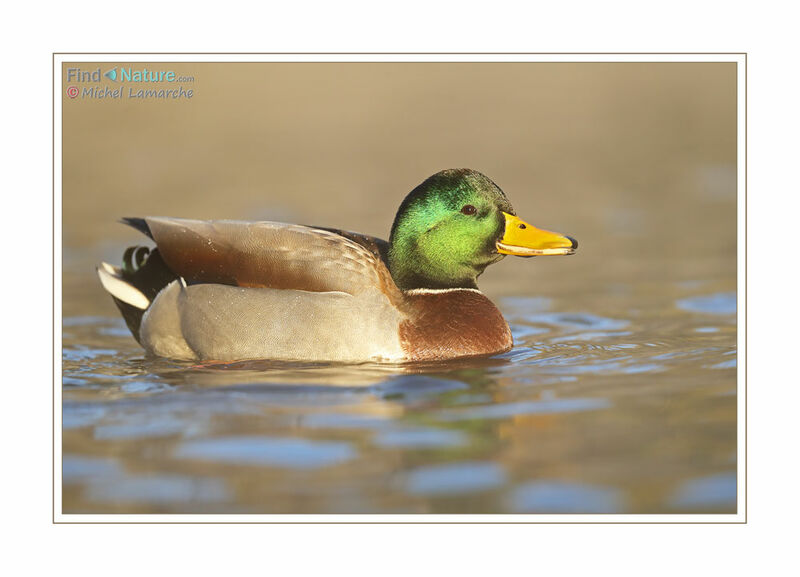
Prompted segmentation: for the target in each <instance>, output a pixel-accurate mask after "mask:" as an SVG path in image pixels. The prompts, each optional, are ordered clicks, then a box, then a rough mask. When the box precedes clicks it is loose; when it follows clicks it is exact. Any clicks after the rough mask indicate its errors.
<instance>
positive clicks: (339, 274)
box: [98, 169, 575, 363]
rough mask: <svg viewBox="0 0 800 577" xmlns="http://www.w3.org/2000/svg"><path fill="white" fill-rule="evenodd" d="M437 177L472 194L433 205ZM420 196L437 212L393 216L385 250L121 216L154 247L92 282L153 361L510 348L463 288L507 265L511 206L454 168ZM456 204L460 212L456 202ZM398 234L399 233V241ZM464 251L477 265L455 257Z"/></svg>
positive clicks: (279, 230)
mask: <svg viewBox="0 0 800 577" xmlns="http://www.w3.org/2000/svg"><path fill="white" fill-rule="evenodd" d="M441 175H444V178H443V179H441V178H440V179H439V180H437V181H436V182H437V183H438V184H440V185H441V184H442V182H443V183H444V184H447V185H450V186H449V188H448V190H451V189H452V186H453V184H462V185H463V184H464V181H465V178H466V179H467V181H469V180H473V184H472V186H471V188H473V189H475V188H477V189H478V190H477V194H476V192H475V191H474V190H470V191H468V192H467V193H466V194H465V195H462V198H456V199H455V202H452V200H451V201H448V200H447V199H444V200H443V199H442V198H441V194H439V193H436V191H434V192H433V193H431V191H430V190H428V189H429V187H426V186H425V185H426V183H429V181H431V179H436V177H437V176H441ZM475 182H477V185H476V184H474V183H475ZM489 183H490V184H489ZM429 184H430V183H429ZM467 184H469V182H468V183H467ZM478 185H481V186H483V187H487V188H489V192H490V193H491V194H489V195H488V198H489V201H487V202H485V203H484V204H486V205H487V206H490V205H491V206H494V204H500V205H502V206H499V207H497V211H496V212H499V213H500V215H501V216H499V217H498V215H497V214H493V213H491V211H490V210H489V209H486V207H483V208H484V209H486V214H485V215H484V219H485V220H488V221H490V222H489V223H488V224H486V223H480V225H481V226H485V227H488V228H490V229H491V234H490V235H489V236H490V238H488V239H482V238H477V239H476V238H475V237H476V236H477V237H480V236H481V235H480V234H476V233H475V231H474V230H471V229H470V228H469V227H473V226H474V224H475V221H477V218H478V217H477V216H476V215H478V212H479V208H480V207H478V208H476V207H475V205H478V204H479V202H478V201H479V200H480V201H482V199H484V196H486V193H485V191H483V190H481V187H480V186H478ZM490 185H491V186H490ZM420 187H423V189H422V190H420ZM420 187H417V189H415V190H414V191H412V193H411V194H410V195H409V197H408V198H407V199H406V201H404V204H406V203H408V202H409V198H411V197H412V196H414V195H416V196H417V198H421V199H422V200H428V201H431V200H433V201H436V202H437V203H438V206H437V207H435V208H434V209H426V210H423V209H422V208H420V207H421V206H422V207H424V206H425V205H424V203H423V204H422V205H421V204H419V203H416V204H414V203H413V202H412V203H411V206H412V209H411V211H412V212H413V210H414V209H416V210H417V211H422V212H423V213H424V214H423V215H422V216H424V217H425V218H427V221H426V222H423V223H422V224H419V222H411V223H408V222H405V223H404V222H403V220H402V218H401V217H403V216H404V214H403V206H401V211H399V212H398V216H397V217H396V219H395V224H394V226H393V227H392V237H391V238H390V241H389V242H386V241H383V240H381V239H378V238H374V237H369V236H366V235H361V234H358V233H351V232H346V231H340V230H336V229H327V228H318V227H308V226H301V225H295V224H284V223H275V222H244V221H230V220H221V221H200V220H188V219H178V218H166V217H147V218H133V219H124V222H126V223H127V224H130V225H132V226H134V227H135V228H137V229H138V230H140V231H141V232H143V233H145V234H147V235H148V236H149V237H150V238H151V239H152V240H153V241H154V242H155V245H156V247H155V248H154V249H152V250H148V249H129V250H128V252H127V253H126V258H125V265H124V266H123V267H121V268H120V267H115V266H112V265H108V264H106V263H103V264H102V265H101V266H100V267H98V274H99V276H100V280H101V282H102V284H103V286H104V287H105V288H106V290H108V292H110V293H111V295H112V296H113V297H114V300H115V302H116V304H117V306H118V307H119V309H120V311H121V312H122V314H123V317H124V318H125V320H126V322H127V324H128V327H129V328H130V329H131V332H132V333H133V335H134V337H135V338H136V339H137V340H138V341H139V343H140V344H141V345H142V346H143V348H144V349H145V350H146V351H147V352H148V353H151V354H153V355H156V356H160V357H168V358H174V359H187V360H204V361H205V360H215V361H233V360H243V359H274V360H302V361H334V362H351V363H352V362H370V361H371V362H392V363H399V362H409V361H432V360H444V359H452V358H457V357H465V356H478V355H492V354H497V353H501V352H504V351H507V350H509V349H510V348H511V346H512V344H513V342H512V338H511V332H510V330H509V327H508V324H507V323H506V321H505V319H504V318H503V316H502V314H501V313H500V311H499V310H498V309H497V307H496V306H495V305H494V304H493V303H492V302H491V301H490V300H489V299H488V298H487V297H486V296H485V295H484V294H483V293H481V292H480V291H479V290H478V289H477V286H476V284H475V279H476V278H477V275H479V274H480V273H481V272H482V271H483V268H485V267H486V266H488V264H491V262H495V261H496V260H499V259H500V258H502V257H503V255H504V254H512V253H507V252H501V250H503V249H502V248H500V249H498V247H507V246H509V245H507V244H504V243H500V241H501V240H509V239H511V240H514V238H513V235H509V234H507V231H506V230H505V228H506V227H507V226H508V223H509V222H512V223H515V221H513V220H512V221H509V218H512V219H513V218H516V217H513V216H512V215H511V214H510V212H507V211H510V210H513V209H510V205H508V206H506V204H507V201H505V195H503V194H502V192H499V195H502V196H499V195H498V193H497V192H495V190H494V189H492V188H491V187H494V188H495V189H496V185H494V183H491V181H489V180H488V179H487V178H486V177H484V176H483V175H480V174H479V173H475V172H474V171H469V170H466V169H462V170H458V171H443V173H437V175H434V176H433V177H431V178H430V179H428V180H427V181H425V182H424V183H423V184H422V185H420ZM497 191H499V189H497ZM431 195H433V196H434V197H439V198H430V196H431ZM498 196H499V199H498V198H496V197H498ZM464 198H466V199H468V201H469V202H471V203H472V204H467V205H464V202H465V201H464ZM476 199H478V200H476ZM504 201H505V202H504ZM451 205H452V206H451ZM465 206H466V207H467V208H464V207H465ZM442 207H445V208H442ZM431 210H433V211H434V212H437V211H438V212H441V213H442V214H444V215H445V217H446V218H444V220H443V219H442V218H439V217H438V216H437V214H434V215H433V216H431V215H430V212H431ZM451 213H452V214H451ZM502 215H505V216H502ZM472 217H476V218H475V219H472ZM413 220H415V221H419V220H420V217H419V216H417V217H414V218H413ZM492 220H494V221H497V223H499V224H497V223H494V222H491V221H492ZM520 222H522V221H520ZM453 223H455V224H453ZM403 225H405V226H406V227H407V228H409V230H411V232H410V233H408V234H406V235H405V236H404V235H403V231H402V230H401V229H402V227H403ZM448 226H450V227H453V226H455V228H454V229H453V231H452V234H450V233H448V231H447V230H442V229H447V227H448ZM465 227H466V228H465ZM498 229H499V230H498ZM431 230H433V231H434V232H433V233H432V232H428V231H431ZM533 230H536V231H537V232H542V233H545V234H547V235H553V234H555V233H547V231H538V229H533ZM420 231H421V232H420ZM434 234H437V235H439V236H438V238H434V239H433V240H435V242H432V241H431V242H429V244H430V245H431V246H433V249H429V248H426V247H425V246H424V245H425V242H423V240H425V241H430V238H433V235H434ZM426 235H431V237H430V238H428V239H421V238H420V237H425V236H426ZM557 236H558V238H559V239H560V240H558V241H557V242H555V241H553V239H550V237H547V238H548V239H549V240H548V242H550V244H554V243H555V244H561V245H563V246H564V247H567V246H568V247H570V248H569V249H566V248H565V249H564V252H562V254H569V251H573V250H574V246H575V242H574V241H573V240H572V239H569V237H563V236H560V235H557ZM410 237H416V240H419V241H420V242H415V239H414V238H410ZM495 237H496V238H495ZM563 239H568V240H563ZM517 241H518V239H517ZM465 243H466V244H470V243H472V245H473V246H474V247H477V248H472V249H470V251H478V252H479V253H480V254H471V252H468V254H467V257H466V258H465V257H463V256H461V255H459V254H458V251H459V249H460V247H462V245H463V244H465ZM443 244H444V246H442V245H443ZM528 244H530V243H528ZM539 244H541V241H539ZM420 247H422V248H420ZM551 248H552V247H551ZM520 250H522V249H520ZM528 250H531V249H528ZM520 256H531V255H528V254H522V255H520ZM134 258H135V260H136V264H134V262H133V260H134ZM448 259H449V260H448ZM439 261H448V263H449V264H447V265H446V267H447V268H446V270H444V271H442V270H437V262H439Z"/></svg>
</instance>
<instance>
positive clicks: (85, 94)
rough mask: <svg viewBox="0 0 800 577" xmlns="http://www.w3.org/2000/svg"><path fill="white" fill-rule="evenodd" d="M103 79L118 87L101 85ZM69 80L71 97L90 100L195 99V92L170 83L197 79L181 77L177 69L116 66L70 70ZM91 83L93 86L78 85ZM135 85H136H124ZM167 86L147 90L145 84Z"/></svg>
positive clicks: (68, 73)
mask: <svg viewBox="0 0 800 577" xmlns="http://www.w3.org/2000/svg"><path fill="white" fill-rule="evenodd" d="M103 78H106V79H108V80H110V81H111V82H112V83H114V84H117V85H118V86H116V87H114V86H113V85H112V86H109V85H108V84H100V83H101V82H102V81H103ZM66 81H67V83H68V84H69V86H67V89H66V94H67V96H68V97H69V98H72V99H75V98H78V97H80V98H82V99H85V98H90V99H117V100H121V99H123V98H127V99H164V100H165V99H188V98H192V96H194V90H193V89H191V88H189V89H186V88H184V87H183V86H177V87H173V86H169V85H170V84H185V83H192V82H194V77H193V76H180V75H178V74H177V73H176V72H175V71H174V70H153V69H152V68H145V67H143V68H136V67H133V66H128V67H124V66H119V67H117V66H115V67H114V68H111V69H109V70H106V71H105V72H103V70H102V68H97V69H96V70H81V69H80V68H67V77H66ZM76 83H79V84H91V86H82V87H78V86H76ZM122 84H132V85H133V86H121V85H122ZM148 84H167V85H168V86H167V87H152V88H149V87H148V88H145V87H142V86H141V85H148Z"/></svg>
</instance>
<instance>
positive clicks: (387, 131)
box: [61, 63, 742, 513]
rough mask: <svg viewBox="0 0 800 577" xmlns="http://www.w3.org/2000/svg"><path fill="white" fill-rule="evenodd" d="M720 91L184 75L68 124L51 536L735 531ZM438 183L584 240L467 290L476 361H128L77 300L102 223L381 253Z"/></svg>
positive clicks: (246, 73) (731, 195)
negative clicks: (619, 525) (116, 528)
mask: <svg viewBox="0 0 800 577" xmlns="http://www.w3.org/2000/svg"><path fill="white" fill-rule="evenodd" d="M734 66H735V65H733V64H730V65H725V64H722V65H718V64H700V63H697V64H663V65H659V64H646V63H642V64H566V65H564V64H499V65H472V64H458V65H442V64H425V65H415V64H398V65H391V66H387V65H380V64H349V65H336V64H333V65H325V64H302V65H293V64H277V65H255V64H253V65H216V64H185V65H184V64H179V63H176V64H174V68H175V70H176V72H177V73H178V74H182V75H187V76H192V77H194V78H195V83H194V88H195V89H196V96H195V97H193V98H192V100H191V102H165V103H149V104H147V105H138V104H135V103H130V102H129V103H124V102H116V101H110V100H109V101H102V102H101V101H94V100H82V99H75V100H74V101H67V102H66V103H65V105H64V114H63V130H64V135H63V136H64V138H63V147H64V155H63V215H62V216H63V221H62V224H63V238H62V239H61V240H62V242H63V251H62V257H63V258H62V266H63V275H62V281H63V291H62V305H63V315H64V316H63V325H62V334H63V354H62V362H63V382H62V383H61V387H62V396H63V407H62V419H63V445H62V453H63V469H62V479H63V492H62V502H63V511H64V512H65V513H222V512H224V513H733V512H736V511H737V503H736V489H737V487H736V471H737V466H739V467H740V466H741V465H742V464H741V463H737V457H736V455H737V438H736V433H737V422H736V415H737V403H738V402H740V401H741V400H742V399H739V398H738V397H737V382H736V366H737V353H738V351H737V349H736V342H737V332H736V317H737V309H736V290H737V286H736V275H737V268H736V251H737V237H736V218H737V213H736V187H737V182H736V145H737V143H736V114H735V112H736V92H735V87H736V75H735V67H734ZM85 68H86V69H89V68H91V67H90V66H89V65H87V66H86V67H85ZM451 167H471V168H474V169H476V170H480V171H481V172H484V173H486V174H487V175H488V176H489V177H491V178H492V179H494V180H495V181H496V182H497V184H498V185H499V186H500V187H501V188H502V189H503V190H504V191H505V192H506V194H507V195H508V198H509V199H510V200H511V202H512V203H513V204H514V207H515V208H516V210H517V212H518V214H519V215H520V217H521V218H523V219H525V220H527V221H528V222H531V223H532V224H534V225H536V226H541V227H543V228H546V229H550V230H558V231H560V232H563V233H565V234H569V235H570V236H573V237H575V238H577V239H578V241H579V242H580V248H579V249H578V252H577V254H576V255H575V256H570V257H552V258H549V257H544V258H534V259H518V258H513V257H509V258H506V259H505V260H504V261H503V262H501V263H499V264H496V265H492V266H491V267H489V269H488V270H487V272H486V273H485V274H484V275H483V276H482V277H481V278H480V279H479V285H480V287H481V289H482V290H484V291H485V293H486V294H487V295H488V296H489V297H490V298H491V299H492V300H493V301H494V302H495V303H497V304H498V306H499V307H500V309H501V311H502V313H503V314H504V316H505V317H506V319H507V320H508V321H509V323H510V325H511V328H512V332H513V335H514V340H515V345H514V348H513V350H511V351H509V352H508V353H506V354H503V355H499V356H497V357H494V358H491V359H481V360H466V361H459V362H450V363H440V364H435V363H434V364H428V365H419V366H378V365H357V366H346V365H326V364H319V363H303V364H292V363H272V362H268V361H262V362H242V363H233V364H229V365H211V366H198V365H195V364H192V363H178V362H173V361H169V360H163V359H152V358H146V357H145V355H144V353H143V351H142V350H141V349H140V348H139V346H138V345H137V344H136V342H135V341H134V340H133V338H132V337H131V336H130V335H129V334H128V331H127V329H126V328H125V326H124V323H123V322H122V320H121V319H120V318H119V315H118V313H117V311H116V309H115V307H114V305H113V304H112V302H111V299H110V298H109V297H108V295H106V294H105V293H104V292H103V291H102V289H101V288H100V286H99V283H98V281H97V278H96V276H95V274H94V267H95V266H96V265H97V263H98V262H99V261H101V260H105V261H108V262H112V263H119V262H120V259H121V255H122V253H123V251H124V249H125V247H126V246H128V245H130V244H134V243H142V242H145V239H144V238H143V237H142V236H141V235H139V234H138V233H136V232H135V231H133V230H131V229H129V228H127V227H124V226H121V225H119V224H117V222H116V221H117V219H119V218H120V217H122V216H137V215H138V216H144V215H170V216H182V217H189V218H204V219H209V218H237V219H250V220H258V219H272V220H280V221H285V222H299V223H312V224H320V225H327V226H335V227H340V228H344V229H348V230H355V231H360V232H364V233H367V234H373V235H377V236H381V237H384V238H385V237H386V236H387V235H388V231H389V229H390V226H391V223H392V219H393V217H394V214H395V211H396V210H397V207H398V205H399V204H400V201H401V200H402V198H403V197H404V196H405V194H407V192H408V191H409V190H411V189H412V188H413V187H414V186H416V185H417V184H419V182H421V181H422V180H423V179H424V178H426V177H427V176H429V175H430V174H432V173H434V172H436V171H438V170H441V169H443V168H451ZM738 312H739V313H741V312H742V311H738Z"/></svg>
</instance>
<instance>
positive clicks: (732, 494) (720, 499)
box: [671, 473, 736, 509]
mask: <svg viewBox="0 0 800 577" xmlns="http://www.w3.org/2000/svg"><path fill="white" fill-rule="evenodd" d="M671 504H672V506H674V507H677V508H681V509H704V508H716V507H721V506H731V505H735V504H736V473H720V474H719V475H711V476H709V477H701V478H699V479H692V480H691V481H687V482H685V483H683V484H682V485H681V486H680V487H678V490H677V491H676V492H675V495H673V497H672V499H671Z"/></svg>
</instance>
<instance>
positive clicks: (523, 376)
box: [62, 283, 736, 513]
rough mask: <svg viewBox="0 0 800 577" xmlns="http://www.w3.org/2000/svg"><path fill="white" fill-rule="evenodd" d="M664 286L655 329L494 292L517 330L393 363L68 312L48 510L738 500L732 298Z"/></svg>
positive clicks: (469, 508) (685, 507) (563, 507)
mask: <svg viewBox="0 0 800 577" xmlns="http://www.w3.org/2000/svg"><path fill="white" fill-rule="evenodd" d="M678 295H679V296H678V298H675V299H674V300H673V301H672V305H673V306H672V310H673V311H675V312H674V314H673V316H670V317H669V318H668V319H667V322H666V326H667V327H671V330H665V329H664V328H663V327H664V326H665V321H664V319H663V318H661V319H660V320H659V319H656V318H651V317H650V316H649V315H648V314H647V313H646V312H644V313H642V314H635V313H631V314H629V316H628V317H627V318H626V317H624V316H623V315H621V314H619V313H615V314H613V315H609V316H603V315H601V314H599V313H598V312H593V313H588V312H580V311H574V312H569V313H566V312H558V311H557V309H556V307H557V306H558V302H557V301H553V300H548V299H525V298H518V297H511V298H505V299H500V301H499V303H500V306H501V308H502V309H503V312H504V314H505V315H506V317H507V318H508V320H509V322H510V324H511V326H512V329H513V332H514V336H515V343H516V346H515V347H514V349H513V350H511V351H509V352H508V353H506V354H503V355H499V356H498V357H496V358H492V359H470V360H462V361H457V362H452V363H445V364H435V363H434V364H428V365H409V366H383V365H358V366H347V365H328V364H321V363H302V364H298V363H274V362H269V361H247V362H239V363H229V364H208V365H197V364H191V363H183V362H174V361H168V360H163V359H150V358H145V357H144V356H143V354H142V351H141V349H139V348H138V347H137V346H136V344H135V342H134V341H133V340H132V339H131V338H130V337H129V336H128V335H127V332H126V329H125V327H124V324H123V322H122V320H121V319H115V318H105V317H70V318H66V319H65V322H64V328H63V330H64V355H63V362H64V404H63V414H62V417H63V429H64V462H63V480H64V510H65V512H99V511H111V512H173V513H179V512H259V513H289V512H295V513H315V512H319V513H368V512H384V513H398V512H400V513H402V512H411V513H424V512H436V513H451V512H476V513H630V512H635V513H658V512H662V513H663V512H732V511H735V508H736V476H735V468H736V459H735V451H736V427H735V419H734V415H735V405H736V394H735V392H736V381H735V366H736V351H735V312H736V309H735V298H734V295H732V294H730V293H726V292H717V293H715V292H711V293H709V292H708V285H707V284H705V283H704V284H702V285H699V286H683V287H681V288H680V289H679V292H678ZM625 298H626V299H628V300H626V302H628V303H630V302H631V300H630V299H631V298H632V297H631V295H630V294H628V295H627V296H626V297H625ZM633 298H634V301H635V287H634V297H633ZM664 304H665V307H664V308H669V307H668V306H666V305H667V304H668V303H664ZM332 385H335V386H332Z"/></svg>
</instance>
